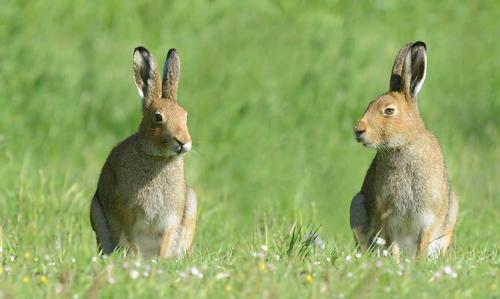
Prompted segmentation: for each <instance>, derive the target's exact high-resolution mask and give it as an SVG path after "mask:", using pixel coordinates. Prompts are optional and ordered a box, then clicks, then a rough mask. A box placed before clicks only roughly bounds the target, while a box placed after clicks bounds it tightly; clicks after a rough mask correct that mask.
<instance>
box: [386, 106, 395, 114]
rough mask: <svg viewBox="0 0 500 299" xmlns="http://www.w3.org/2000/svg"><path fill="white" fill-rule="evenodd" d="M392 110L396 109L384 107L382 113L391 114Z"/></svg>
mask: <svg viewBox="0 0 500 299" xmlns="http://www.w3.org/2000/svg"><path fill="white" fill-rule="evenodd" d="M394 111H396V109H394V108H390V107H389V108H385V109H384V113H385V114H387V115H393V114H394Z"/></svg>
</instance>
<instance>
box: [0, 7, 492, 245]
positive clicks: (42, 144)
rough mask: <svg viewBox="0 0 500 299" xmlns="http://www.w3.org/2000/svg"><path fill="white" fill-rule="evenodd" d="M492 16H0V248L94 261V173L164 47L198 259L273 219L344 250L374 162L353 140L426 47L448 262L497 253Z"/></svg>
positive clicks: (80, 10) (342, 11)
mask: <svg viewBox="0 0 500 299" xmlns="http://www.w3.org/2000/svg"><path fill="white" fill-rule="evenodd" d="M499 4H500V2H498V1H494V0H491V1H467V2H465V1H464V2H460V3H458V2H456V1H411V2H410V1H408V2H402V1H376V0H374V1H364V2H359V1H285V0H281V1H280V0H274V1H273V0H261V1H234V2H233V1H204V0H203V1H202V0H195V1H165V2H164V3H162V2H160V1H141V3H138V2H134V1H129V2H124V1H101V2H99V3H97V2H92V1H11V0H4V1H2V5H1V6H2V8H1V10H0V21H1V22H0V41H1V44H2V46H1V47H0V165H1V166H0V203H1V207H0V225H1V226H2V227H3V231H4V233H3V234H4V236H3V239H4V247H6V245H5V244H9V246H11V247H12V248H13V249H19V250H21V249H22V248H27V249H28V250H31V251H32V252H38V253H40V254H42V253H44V252H49V251H50V250H51V248H53V246H56V245H54V244H59V245H60V244H61V243H62V244H63V247H62V248H63V251H65V252H68V254H71V253H73V254H74V253H75V252H79V253H81V254H83V255H85V254H87V255H93V254H95V247H94V239H93V232H92V231H91V228H90V224H89V220H88V207H89V204H90V200H91V197H92V195H93V193H94V190H95V187H96V184H97V179H98V175H99V172H100V168H101V167H102V165H103V163H104V160H105V158H106V156H107V155H108V153H109V151H110V150H111V148H112V147H113V146H114V145H115V144H116V143H117V142H119V141H120V140H122V139H124V138H126V137H127V136H128V135H130V134H132V133H133V132H134V131H135V130H136V128H137V126H138V124H139V121H140V117H141V115H140V113H141V110H140V99H139V97H138V95H137V93H136V89H135V86H134V83H133V80H132V69H131V66H132V51H133V48H134V47H136V46H138V45H142V46H145V47H147V48H148V49H149V50H150V51H151V52H152V53H153V55H154V56H155V58H156V61H157V62H158V64H159V65H162V63H163V61H164V59H165V56H166V53H167V51H168V49H169V48H171V47H175V48H177V50H178V52H179V54H180V57H181V61H182V68H181V81H180V89H179V102H180V103H181V105H183V106H184V107H185V108H186V109H187V110H188V111H189V115H190V120H189V126H190V131H191V135H192V137H193V143H194V150H193V152H191V153H189V154H188V155H187V156H186V161H187V176H188V182H189V184H190V185H191V186H192V187H193V188H194V189H195V190H196V191H197V193H198V196H199V226H198V232H197V233H198V235H197V243H196V244H197V249H195V250H199V251H208V252H210V251H217V250H219V248H221V247H222V248H224V247H226V246H232V245H234V244H238V243H239V242H245V241H247V240H248V238H249V236H250V235H251V234H252V232H254V231H255V230H256V229H257V228H258V227H259V223H260V222H261V221H263V219H265V218H266V219H270V218H272V219H277V221H284V222H287V223H291V222H293V221H299V222H302V223H305V224H314V225H320V226H321V229H320V234H321V236H322V237H323V239H325V240H327V241H328V242H330V243H337V244H342V245H343V246H352V247H353V246H354V245H353V241H352V239H351V233H350V230H349V221H348V208H349V203H350V200H351V198H352V196H353V195H354V194H356V193H357V192H358V190H359V188H360V186H361V183H362V180H363V177H364V174H365V171H366V169H367V168H368V166H369V163H370V161H371V159H372V157H373V155H374V152H373V150H369V149H366V148H363V147H362V146H360V145H359V144H357V143H356V142H355V141H354V139H353V137H352V127H353V126H354V124H355V122H356V120H357V119H358V118H359V117H360V116H361V115H362V113H363V112H364V110H365V108H366V106H367V104H368V102H369V101H370V100H372V99H373V98H374V97H375V96H377V95H379V94H381V93H383V92H385V91H387V89H388V85H389V74H390V70H391V67H392V63H393V60H394V58H395V55H396V54H397V51H398V50H399V49H400V47H402V46H403V45H404V44H405V43H407V42H410V41H415V40H423V41H425V42H426V43H427V46H428V73H427V78H426V82H425V84H424V86H423V88H422V91H421V93H420V97H419V98H420V108H421V113H422V115H423V118H424V120H425V122H426V124H427V127H428V128H429V129H430V130H431V131H432V132H433V133H434V134H435V135H436V137H437V138H438V139H439V141H440V143H441V145H442V147H443V151H444V153H445V157H446V161H447V166H448V170H449V175H450V178H451V183H452V187H453V189H454V190H455V191H456V192H457V193H458V195H459V197H460V206H461V211H460V220H459V226H458V233H457V242H456V247H461V248H467V247H469V248H471V247H475V246H478V244H483V245H484V244H492V245H493V246H498V244H499V242H498V241H499V240H498V233H497V232H498V225H499V224H500V222H499V220H498V219H499V212H498V211H499V210H498V208H499V199H498V197H499V187H498V183H499V180H498V178H499V177H500V171H499V162H500V161H499V160H500V159H499V158H500V147H499V142H498V139H499V137H500V135H499V127H500V124H499V119H500V118H499V115H500V96H499V90H500V87H499V86H500V72H499V67H500V59H499V57H498V53H500V41H499V36H500V32H499V31H500V30H499V28H500V26H499V18H500V14H499V11H500V5H499ZM266 221H267V220H266ZM58 242H59V243H58Z"/></svg>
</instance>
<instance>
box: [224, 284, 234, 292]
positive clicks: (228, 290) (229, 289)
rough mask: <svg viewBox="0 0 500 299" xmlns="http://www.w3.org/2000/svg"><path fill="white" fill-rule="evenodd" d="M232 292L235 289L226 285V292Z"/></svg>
mask: <svg viewBox="0 0 500 299" xmlns="http://www.w3.org/2000/svg"><path fill="white" fill-rule="evenodd" d="M232 290H233V287H232V286H231V285H230V284H226V286H224V291H226V293H231V291H232Z"/></svg>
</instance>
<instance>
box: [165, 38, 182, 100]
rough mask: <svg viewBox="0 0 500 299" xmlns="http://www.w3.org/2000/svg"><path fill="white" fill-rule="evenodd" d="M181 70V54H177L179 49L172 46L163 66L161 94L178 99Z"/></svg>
mask: <svg viewBox="0 0 500 299" xmlns="http://www.w3.org/2000/svg"><path fill="white" fill-rule="evenodd" d="M180 72H181V60H180V58H179V55H177V50H176V49H175V48H172V49H170V50H168V54H167V59H166V60H165V66H164V68H163V83H162V88H161V96H162V97H163V98H170V99H174V100H175V99H177V87H178V86H179V76H180Z"/></svg>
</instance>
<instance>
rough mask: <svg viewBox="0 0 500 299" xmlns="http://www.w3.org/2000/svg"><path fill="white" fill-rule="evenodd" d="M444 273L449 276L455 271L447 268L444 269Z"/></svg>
mask: <svg viewBox="0 0 500 299" xmlns="http://www.w3.org/2000/svg"><path fill="white" fill-rule="evenodd" d="M443 271H444V273H445V274H448V275H451V273H453V269H452V268H451V267H450V266H445V267H444V268H443Z"/></svg>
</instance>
